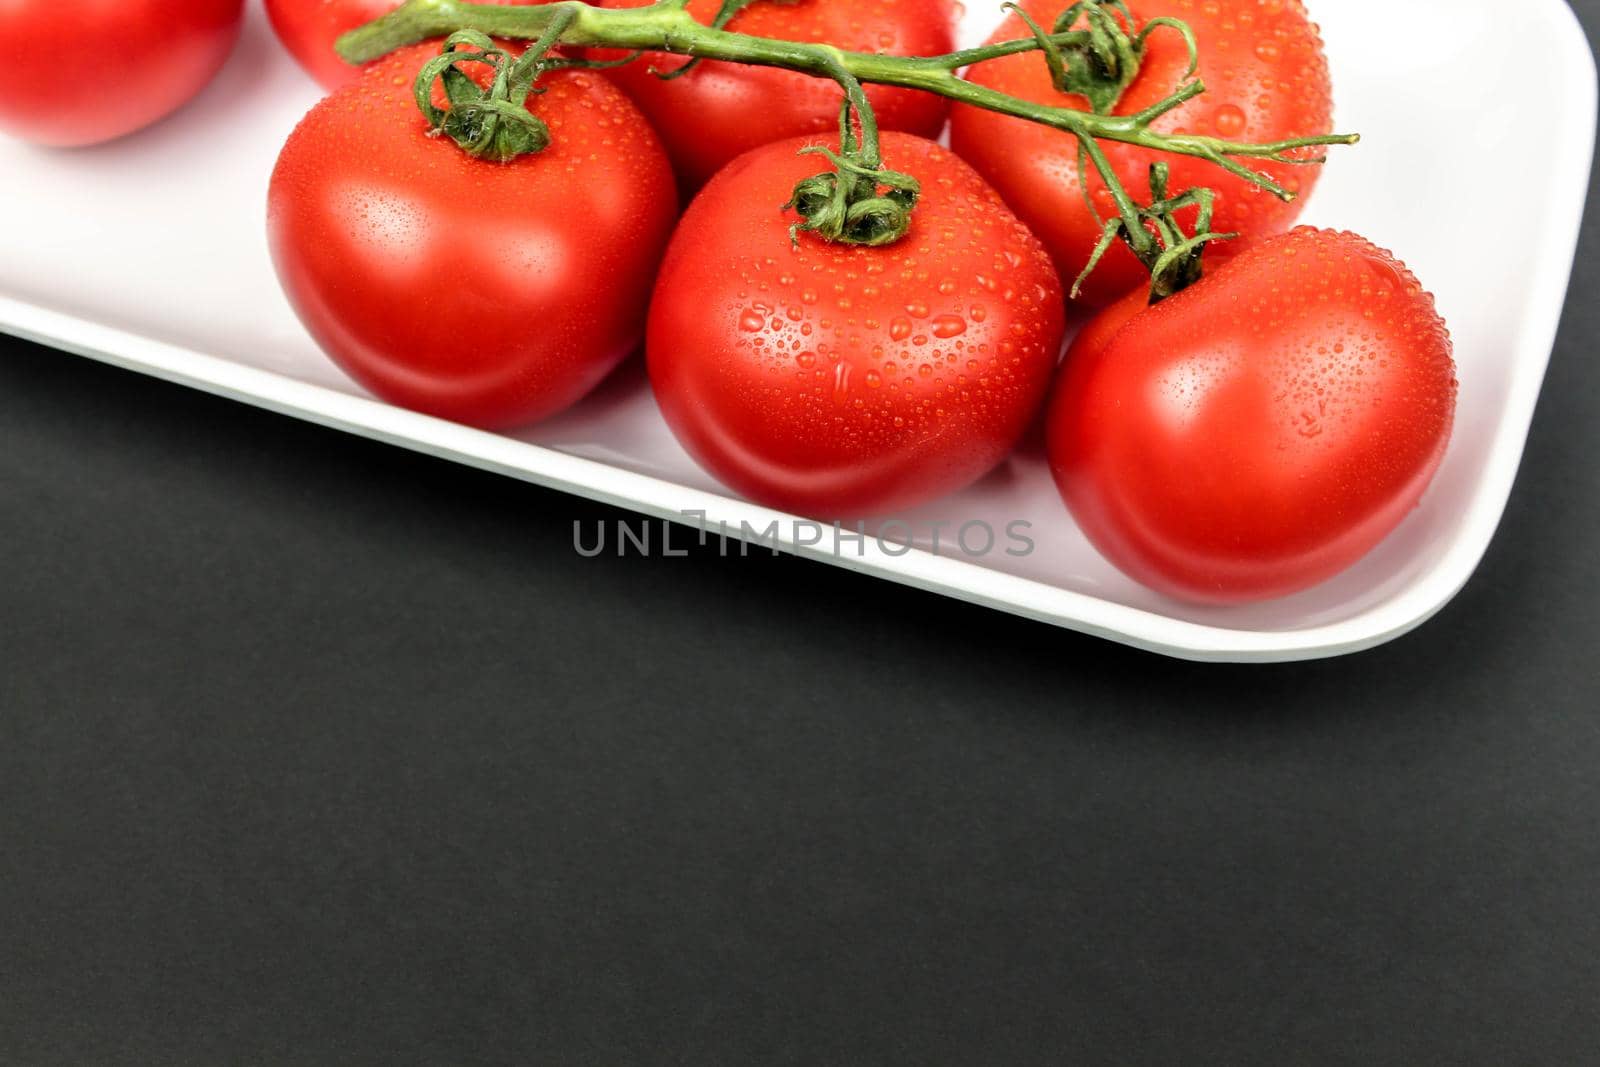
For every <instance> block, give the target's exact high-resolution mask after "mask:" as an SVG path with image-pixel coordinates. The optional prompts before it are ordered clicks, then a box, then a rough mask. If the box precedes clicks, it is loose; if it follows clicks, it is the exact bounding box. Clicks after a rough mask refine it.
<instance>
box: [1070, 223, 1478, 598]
mask: <svg viewBox="0 0 1600 1067" xmlns="http://www.w3.org/2000/svg"><path fill="white" fill-rule="evenodd" d="M1456 389H1457V386H1456V378H1455V365H1454V362H1453V360H1452V351H1451V343H1450V335H1449V333H1448V331H1447V330H1446V328H1445V324H1444V321H1443V320H1442V319H1441V318H1440V317H1439V314H1438V312H1437V311H1436V310H1435V308H1434V302H1433V298H1432V297H1431V296H1430V295H1428V293H1426V292H1425V291H1424V290H1423V288H1422V286H1421V285H1420V284H1419V283H1418V281H1417V279H1416V278H1415V277H1414V276H1413V275H1412V274H1411V272H1410V271H1409V270H1407V269H1406V267H1405V266H1404V265H1403V264H1402V263H1400V262H1399V261H1398V260H1396V259H1395V258H1394V256H1393V255H1391V254H1390V253H1388V252H1386V251H1384V250H1382V249H1379V248H1377V247H1375V246H1374V245H1372V244H1371V243H1370V242H1368V241H1367V240H1365V239H1364V238H1361V237H1358V236H1356V235H1354V234H1349V233H1335V232H1331V231H1327V230H1314V229H1305V228H1302V229H1297V230H1294V231H1291V232H1290V233H1288V234H1284V235H1280V236H1277V237H1274V238H1271V239H1268V240H1266V241H1263V242H1261V243H1259V244H1256V245H1254V246H1252V247H1249V248H1247V249H1245V250H1244V251H1243V252H1240V253H1239V254H1238V255H1237V257H1236V258H1235V259H1233V260H1232V261H1230V262H1228V263H1225V264H1223V265H1222V266H1220V267H1218V268H1215V269H1214V270H1213V271H1212V272H1211V273H1210V274H1208V275H1206V276H1205V277H1203V278H1201V279H1200V280H1199V281H1197V282H1195V283H1194V284H1192V285H1190V286H1189V287H1187V288H1185V289H1183V290H1182V291H1180V292H1178V293H1177V294H1176V295H1174V296H1171V297H1168V298H1167V299H1165V300H1163V301H1161V302H1160V303H1158V304H1156V305H1154V306H1148V291H1147V290H1145V289H1142V288H1141V289H1139V290H1136V291H1134V292H1133V293H1130V294H1129V295H1128V296H1127V297H1126V298H1124V299H1123V300H1122V301H1121V302H1119V303H1117V304H1116V305H1114V306H1112V307H1111V308H1109V309H1107V310H1106V311H1104V312H1102V313H1101V314H1100V316H1099V317H1097V318H1096V319H1094V320H1092V321H1091V322H1090V323H1089V325H1088V326H1087V327H1086V328H1085V329H1084V331H1083V332H1082V334H1081V335H1080V336H1079V337H1078V339H1077V340H1076V341H1075V342H1074V344H1073V345H1072V348H1071V349H1070V350H1069V352H1068V354H1067V358H1066V361H1065V364H1064V366H1063V370H1062V373H1061V379H1060V381H1059V382H1058V384H1057V385H1056V387H1055V390H1054V395H1053V397H1052V400H1051V404H1050V409H1049V416H1048V434H1049V457H1050V466H1051V470H1052V472H1053V474H1054V476H1055V480H1056V483H1057V485H1058V487H1059V488H1060V490H1061V494H1062V496H1063V498H1064V499H1065V501H1066V503H1067V505H1068V506H1069V507H1070V509H1071V511H1072V514H1073V516H1074V517H1075V518H1076V519H1077V521H1078V524H1079V526H1081V527H1082V528H1083V530H1084V532H1085V533H1086V534H1087V535H1088V537H1089V539H1090V541H1092V542H1093V543H1094V545H1095V547H1096V548H1098V549H1099V550H1100V552H1101V553H1102V554H1103V555H1104V556H1105V557H1106V558H1107V559H1109V560H1110V561H1111V562H1112V563H1114V564H1115V565H1116V566H1117V567H1118V568H1120V569H1121V570H1122V571H1124V572H1125V573H1127V574H1128V575H1129V576H1131V577H1133V578H1134V579H1136V580H1137V581H1139V582H1141V583H1143V584H1144V585H1147V586H1150V587H1151V588H1153V589H1156V590H1159V591H1161V592H1163V593H1166V594H1169V595H1171V596H1174V597H1177V598H1181V599H1184V600H1190V601H1199V602H1208V603H1215V604H1234V603H1242V602H1246V601H1253V600H1262V599H1268V598H1273V597H1280V596H1285V595H1287V594H1290V593H1294V592H1298V591H1300V590H1303V589H1306V588H1309V587H1311V586H1313V585H1316V584H1318V583H1320V582H1322V581H1325V580H1327V579H1329V578H1331V577H1333V576H1334V575H1336V574H1338V573H1339V572H1341V571H1343V570H1345V569H1346V568H1348V567H1349V566H1351V565H1352V564H1354V563H1355V562H1356V561H1357V560H1359V559H1361V558H1362V557H1363V556H1365V555H1366V554H1367V553H1368V552H1369V551H1371V550H1372V549H1373V548H1374V547H1375V546H1376V545H1377V544H1378V543H1379V542H1380V541H1382V540H1383V539H1384V538H1385V537H1387V536H1388V535H1389V534H1390V533H1391V532H1392V531H1393V530H1394V529H1395V527H1396V526H1398V525H1399V524H1400V523H1401V522H1402V521H1403V520H1404V519H1405V518H1406V516H1407V515H1408V514H1410V513H1411V511H1412V510H1413V509H1414V508H1415V507H1416V506H1417V504H1418V502H1419V500H1420V499H1421V498H1422V495H1423V493H1424V492H1425V491H1426V489H1427V488H1428V485H1429V483H1430V482H1431V481H1432V479H1433V476H1434V474H1435V472H1436V471H1437V470H1438V467H1439V464H1440V461H1441V460H1442V459H1443V457H1444V454H1445V450H1446V447H1447V445H1448V443H1449V440H1450V435H1451V429H1452V426H1453V422H1454V415H1455V403H1456Z"/></svg>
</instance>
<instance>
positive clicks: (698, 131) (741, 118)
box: [590, 0, 955, 203]
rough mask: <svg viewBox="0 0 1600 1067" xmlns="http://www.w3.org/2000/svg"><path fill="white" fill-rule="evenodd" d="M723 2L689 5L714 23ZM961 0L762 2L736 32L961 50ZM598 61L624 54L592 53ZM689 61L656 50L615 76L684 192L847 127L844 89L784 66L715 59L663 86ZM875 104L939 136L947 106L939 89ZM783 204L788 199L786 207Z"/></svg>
mask: <svg viewBox="0 0 1600 1067" xmlns="http://www.w3.org/2000/svg"><path fill="white" fill-rule="evenodd" d="M651 2H652V0H599V6H601V7H612V8H622V7H643V6H645V5H646V4H649V3H651ZM720 6H721V2H720V0H689V8H688V10H689V13H690V14H691V15H693V16H694V17H695V18H696V19H698V20H700V21H701V22H710V21H711V20H712V19H713V18H714V17H715V16H716V14H717V10H718V8H719V7H720ZM954 21H955V6H954V3H953V2H952V0H793V2H787V0H757V2H756V3H753V4H751V5H750V6H749V7H746V8H744V9H743V10H742V11H740V12H739V13H738V14H737V15H735V16H734V17H733V19H732V21H731V22H729V23H728V26H727V29H729V30H731V31H733V32H736V33H744V34H752V35H754V36H758V37H775V38H779V39H782V40H786V41H803V42H810V43H822V44H831V45H835V46H837V47H839V48H842V49H846V50H853V51H863V52H881V53H883V54H885V55H900V56H917V55H940V54H942V53H945V52H949V51H950V50H951V49H952V48H953V47H954V33H955V27H954ZM590 54H591V55H593V56H594V57H595V58H597V59H615V58H619V57H621V56H622V55H624V54H625V53H623V52H619V51H617V50H615V49H591V50H590ZM686 62H688V61H687V60H685V59H684V58H683V57H681V56H673V55H667V54H664V53H654V52H652V53H647V54H645V55H644V56H641V57H640V58H639V59H637V60H635V61H633V62H632V63H629V64H627V65H626V66H622V67H618V68H616V69H615V70H612V71H610V75H611V77H612V79H613V80H614V81H616V83H617V84H618V85H621V86H622V87H623V88H624V89H626V90H627V92H628V95H630V96H631V97H633V99H634V102H635V103H637V104H638V105H639V110H641V111H643V112H644V113H645V115H646V117H648V118H649V119H650V122H651V124H652V125H654V126H655V128H656V130H657V131H658V132H659V133H660V134H661V139H662V140H663V141H665V142H666V145H667V151H668V153H670V154H671V156H672V161H673V165H674V166H675V168H676V169H677V172H678V176H679V179H680V181H681V182H682V184H683V186H684V188H685V189H695V188H698V187H699V186H700V185H702V184H704V183H705V181H706V180H707V179H708V178H710V177H711V175H713V174H715V173H716V172H717V171H718V170H720V169H721V168H722V167H723V166H724V165H725V164H726V163H728V162H729V161H730V160H732V159H733V158H734V157H736V156H738V155H740V154H742V153H744V152H747V151H749V150H750V149H752V148H755V147H758V146H759V145H763V144H767V143H769V142H772V141H779V140H784V139H787V138H790V137H796V136H799V135H801V134H814V135H819V136H825V135H827V134H829V133H831V132H832V131H834V130H836V129H837V128H838V124H839V87H838V86H837V85H835V84H834V83H833V82H831V81H829V80H828V79H826V78H814V77H811V76H809V75H806V74H801V73H798V72H796V71H792V70H781V69H779V68H776V67H762V66H749V65H743V64H739V63H727V62H718V61H715V60H706V61H703V62H700V63H697V64H695V66H694V68H693V69H692V70H690V71H688V72H687V73H685V74H683V75H681V76H679V77H674V78H672V79H670V80H663V79H661V78H659V77H657V76H656V75H655V74H653V73H651V68H654V69H655V70H657V71H660V72H662V73H667V72H670V71H673V70H675V69H676V68H679V67H682V66H683V65H684V64H685V63H686ZM866 92H867V99H868V101H869V102H870V103H871V104H872V107H873V110H874V111H875V112H876V114H877V117H878V124H879V126H881V127H882V128H883V129H886V130H903V131H905V132H908V133H915V134H920V135H922V136H924V137H936V136H938V133H939V131H940V129H941V128H943V126H944V122H945V116H946V114H947V113H948V110H949V104H948V102H947V101H946V100H945V99H944V98H943V97H941V96H936V95H934V94H933V93H925V92H919V91H917V90H915V89H901V88H896V87H894V86H888V85H868V86H867V87H866ZM780 203H781V201H780Z"/></svg>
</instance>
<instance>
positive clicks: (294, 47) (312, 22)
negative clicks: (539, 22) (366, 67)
mask: <svg viewBox="0 0 1600 1067" xmlns="http://www.w3.org/2000/svg"><path fill="white" fill-rule="evenodd" d="M401 2H402V0H267V15H268V16H270V17H271V19H272V28H273V29H274V30H276V31H277V33H278V39H279V40H280V41H282V42H283V44H284V47H286V48H288V49H289V52H290V54H292V55H293V56H294V58H295V59H297V60H298V61H299V62H300V65H301V66H302V67H304V68H305V69H306V73H308V74H310V75H311V76H312V77H313V78H315V79H316V80H317V82H318V84H320V85H321V86H322V87H323V88H324V89H337V88H338V87H339V86H341V85H345V84H348V83H349V82H352V81H354V80H355V79H356V76H357V75H359V74H360V73H361V68H360V67H354V66H351V65H350V64H349V63H346V62H345V61H344V60H343V59H340V58H339V53H337V52H335V51H334V50H333V42H335V41H337V40H338V39H339V37H340V36H341V35H343V34H345V33H347V32H349V31H350V30H353V29H355V28H356V27H357V26H362V25H365V24H366V23H368V22H371V21H372V20H373V19H375V18H379V17H381V16H383V15H387V14H388V13H389V12H391V11H393V10H394V9H395V8H397V7H399V6H400V4H401ZM473 2H474V3H484V4H529V3H535V2H536V0H473Z"/></svg>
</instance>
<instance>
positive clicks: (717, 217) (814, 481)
mask: <svg viewBox="0 0 1600 1067" xmlns="http://www.w3.org/2000/svg"><path fill="white" fill-rule="evenodd" d="M802 150H804V151H805V152H806V154H799V153H800V152H801V151H802ZM836 150H837V151H836ZM820 160H831V161H833V162H834V163H835V165H836V166H837V167H838V170H837V171H836V172H834V173H825V174H821V175H819V174H817V173H816V171H817V168H818V164H819V161H820ZM879 162H880V160H878V159H870V160H864V159H863V158H862V155H861V153H860V150H859V147H858V146H856V145H854V144H852V143H849V142H847V143H846V144H845V145H844V146H843V148H841V147H840V140H839V139H837V138H836V139H834V140H833V141H831V142H829V143H828V146H827V149H826V151H823V152H819V146H818V145H817V144H816V140H815V139H814V138H797V139H794V140H788V141H780V142H777V143H775V144H770V145H766V146H764V147H761V148H757V149H755V150H754V151H751V152H749V153H747V154H745V155H743V156H741V157H740V158H738V159H737V160H735V161H734V162H733V163H731V164H729V165H728V166H727V167H726V168H724V169H723V170H722V171H721V172H720V173H718V174H717V176H716V177H714V178H713V179H712V180H711V182H710V184H708V185H707V186H706V187H705V189H703V190H702V191H701V193H700V195H699V196H697V197H696V198H695V200H694V202H693V203H692V204H691V205H690V206H689V209H688V211H687V212H686V213H685V215H684V217H683V220H682V221H681V222H680V223H679V225H678V229H677V232H676V233H675V235H674V237H673V240H672V244H671V246H670V247H669V249H668V252H667V257H666V260H665V261H664V263H663V265H662V270H661V277H660V281H659V282H658V283H657V285H656V290H655V296H654V298H653V300H652V302H651V307H650V323H649V330H648V337H647V341H646V352H647V357H648V362H649V371H650V380H651V383H652V385H653V387H654V390H655V394H656V398H657V400H658V401H659V403H660V406H661V412H662V414H663V415H664V416H665V417H666V420H667V423H668V425H669V426H671V428H672V430H673V432H674V433H675V434H676V435H677V437H678V439H679V441H680V442H682V444H683V445H684V447H685V448H686V449H687V450H688V451H689V453H690V454H691V455H692V456H693V457H694V458H695V459H696V460H697V461H698V462H699V463H700V464H701V465H702V466H703V467H705V468H706V469H707V470H708V471H709V472H710V473H711V474H713V475H714V476H716V477H717V478H718V479H719V480H720V481H722V482H723V483H725V484H726V485H728V486H730V487H732V488H733V489H734V490H736V491H738V492H740V493H742V494H744V495H745V496H747V497H749V498H751V499H753V500H755V501H758V502H760V503H762V504H767V505H770V506H773V507H777V508H783V509H786V510H790V511H796V512H800V513H803V514H810V515H816V516H830V517H838V516H854V515H867V514H884V513H889V512H893V511H895V510H898V509H902V508H909V507H912V506H914V505H917V504H920V503H923V502H925V501H928V500H932V499H934V498H936V497H940V496H943V495H945V494H947V493H950V492H953V491H955V490H957V489H960V488H962V487H963V486H965V485H967V484H969V483H971V482H972V481H974V480H976V479H977V478H979V477H980V476H982V475H983V474H984V473H986V472H987V471H989V470H990V469H992V468H993V467H994V466H995V465H996V464H998V463H999V462H1000V461H1001V460H1003V459H1004V458H1005V457H1006V456H1007V454H1009V453H1010V452H1011V450H1012V449H1013V448H1014V447H1015V445H1016V444H1017V441H1018V439H1019V438H1020V437H1021V435H1022V433H1023V431H1024V430H1025V429H1026V427H1027V426H1028V424H1029V422H1030V420H1031V419H1032V418H1033V416H1034V414H1035V412H1036V411H1037V410H1038V408H1039V407H1040V405H1041V403H1042V402H1043V399H1044V396H1045V392H1046V389H1047V388H1048V384H1049V380H1050V376H1051V373H1052V371H1053V369H1054V367H1055V363H1056V359H1057V356H1058V353H1059V350H1060V345H1061V340H1062V333H1063V329H1064V323H1063V318H1064V310H1063V300H1062V294H1061V287H1060V283H1059V282H1058V281H1057V279H1056V275H1055V271H1054V269H1053V268H1052V266H1051V264H1050V259H1049V256H1048V255H1047V254H1046V252H1045V250H1044V247H1043V246H1042V245H1041V244H1040V243H1039V241H1038V239H1037V238H1035V237H1034V236H1033V234H1031V233H1030V232H1029V231H1028V229H1027V227H1025V226H1023V225H1022V223H1021V222H1019V221H1018V220H1017V218H1016V216H1015V215H1013V214H1012V212H1011V211H1010V209H1008V208H1007V207H1006V206H1005V204H1004V203H1003V202H1002V201H1001V199H1000V198H999V196H997V195H996V194H995V192H994V191H993V190H992V189H991V188H989V186H988V185H987V184H986V183H985V182H984V181H983V179H982V178H980V177H979V176H978V175H977V173H976V172H975V171H973V170H972V168H971V167H969V166H967V165H966V164H964V163H962V162H961V161H960V160H959V159H957V158H956V157H955V156H954V155H952V154H951V153H950V152H949V151H947V150H946V149H944V148H941V147H940V146H939V145H937V144H935V143H934V142H932V141H929V140H927V139H925V138H921V137H916V136H913V135H910V134H905V133H894V132H885V133H884V134H883V135H882V139H881V164H882V169H878V167H877V164H878V163H879ZM786 200H788V201H790V203H791V207H790V208H789V209H788V210H785V211H778V210H774V208H775V205H778V204H782V203H784V202H785V201H786ZM912 205H914V210H912Z"/></svg>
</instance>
